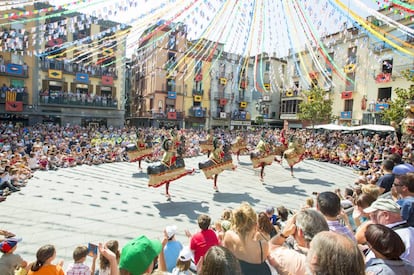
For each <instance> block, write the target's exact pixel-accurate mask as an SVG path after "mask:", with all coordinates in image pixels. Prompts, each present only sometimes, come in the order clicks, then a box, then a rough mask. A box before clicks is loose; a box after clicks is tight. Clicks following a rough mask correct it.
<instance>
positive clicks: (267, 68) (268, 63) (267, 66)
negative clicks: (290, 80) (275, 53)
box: [265, 61, 270, 72]
mask: <svg viewBox="0 0 414 275" xmlns="http://www.w3.org/2000/svg"><path fill="white" fill-rule="evenodd" d="M265 71H266V72H269V71H270V62H269V61H266V63H265Z"/></svg>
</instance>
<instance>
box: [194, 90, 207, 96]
mask: <svg viewBox="0 0 414 275" xmlns="http://www.w3.org/2000/svg"><path fill="white" fill-rule="evenodd" d="M203 93H204V90H197V89H193V95H203Z"/></svg>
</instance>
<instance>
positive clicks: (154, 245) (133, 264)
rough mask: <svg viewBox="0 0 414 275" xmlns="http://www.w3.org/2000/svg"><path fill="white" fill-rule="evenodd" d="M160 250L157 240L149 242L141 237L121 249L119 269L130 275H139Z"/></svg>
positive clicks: (159, 243) (144, 237)
mask: <svg viewBox="0 0 414 275" xmlns="http://www.w3.org/2000/svg"><path fill="white" fill-rule="evenodd" d="M161 249H162V245H161V242H160V241H159V240H150V239H148V238H147V237H146V236H144V235H141V236H139V237H138V238H135V239H133V240H131V241H129V242H128V243H127V244H126V245H125V246H124V247H123V248H122V252H121V259H120V261H119V268H121V269H125V270H127V271H128V272H129V273H131V274H132V275H141V274H142V273H144V271H145V270H147V268H148V267H149V266H150V264H151V263H152V262H153V261H154V259H155V257H157V256H158V254H160V252H161Z"/></svg>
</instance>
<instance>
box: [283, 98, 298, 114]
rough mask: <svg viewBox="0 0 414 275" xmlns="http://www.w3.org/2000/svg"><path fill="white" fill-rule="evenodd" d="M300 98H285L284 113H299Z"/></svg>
mask: <svg viewBox="0 0 414 275" xmlns="http://www.w3.org/2000/svg"><path fill="white" fill-rule="evenodd" d="M299 103H300V101H299V100H284V101H282V108H281V112H282V114H297V113H298V111H299Z"/></svg>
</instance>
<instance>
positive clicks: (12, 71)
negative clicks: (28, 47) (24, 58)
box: [0, 62, 29, 78]
mask: <svg viewBox="0 0 414 275" xmlns="http://www.w3.org/2000/svg"><path fill="white" fill-rule="evenodd" d="M0 75H4V76H15V77H24V78H28V77H29V67H28V66H27V65H26V64H25V65H20V64H14V63H11V62H6V63H4V64H1V65H0Z"/></svg>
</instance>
